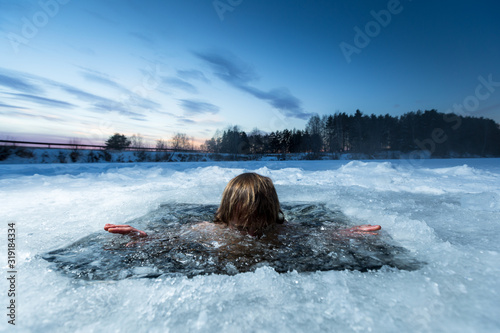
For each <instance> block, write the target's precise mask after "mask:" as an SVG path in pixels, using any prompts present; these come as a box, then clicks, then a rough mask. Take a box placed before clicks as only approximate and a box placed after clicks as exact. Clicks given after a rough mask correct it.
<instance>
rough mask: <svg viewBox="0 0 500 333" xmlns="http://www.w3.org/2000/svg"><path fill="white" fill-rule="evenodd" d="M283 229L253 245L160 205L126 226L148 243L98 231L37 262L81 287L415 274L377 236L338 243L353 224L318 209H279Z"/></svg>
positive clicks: (204, 217)
mask: <svg viewBox="0 0 500 333" xmlns="http://www.w3.org/2000/svg"><path fill="white" fill-rule="evenodd" d="M282 208H283V211H284V213H285V216H286V219H287V223H285V225H284V226H282V227H280V228H279V229H278V230H275V231H273V232H269V233H268V234H266V235H264V236H263V237H262V238H260V239H256V238H254V237H251V236H245V235H242V234H240V233H239V232H237V231H234V230H232V229H228V228H220V227H219V226H218V225H214V224H213V223H204V224H201V225H200V224H199V222H200V221H211V219H212V217H213V215H214V213H215V211H216V209H217V206H215V205H192V204H166V205H162V206H161V207H160V208H159V209H157V210H155V211H153V212H151V213H149V214H147V215H145V216H143V217H141V218H138V219H135V220H132V221H128V222H127V224H130V225H133V226H136V227H138V228H140V229H143V230H146V231H147V232H148V234H149V235H152V237H150V238H149V239H147V240H145V239H138V240H136V241H132V244H131V238H130V237H128V236H122V235H112V234H108V233H106V232H104V231H102V232H98V233H94V234H91V235H89V236H87V237H84V238H82V239H80V240H78V241H77V242H75V243H73V244H71V245H69V246H67V247H64V248H61V249H57V250H54V251H50V252H48V253H46V254H44V255H43V258H44V259H46V260H48V261H50V262H52V263H53V265H54V266H55V267H56V268H57V269H58V270H60V271H61V272H62V273H64V274H66V275H68V276H71V277H75V278H79V279H86V280H109V279H125V278H141V277H158V276H161V275H178V274H181V275H186V276H188V277H192V276H195V275H200V274H211V273H215V274H229V275H234V274H237V273H241V272H248V271H254V270H255V269H256V268H258V267H261V266H270V267H273V268H274V269H275V270H276V271H277V272H280V273H282V272H288V271H292V270H296V271H298V272H313V271H318V270H321V271H325V270H345V269H348V270H359V271H367V270H374V269H380V268H381V267H382V266H384V265H386V266H390V267H394V268H397V269H404V270H415V269H418V268H419V267H420V265H421V263H419V262H418V261H416V260H415V259H413V258H412V257H411V255H410V254H409V252H408V250H406V249H404V248H402V247H400V246H397V245H395V244H393V242H392V240H391V239H390V237H389V236H388V235H387V234H385V233H384V232H383V231H382V232H381V233H380V234H379V235H375V236H374V235H362V236H360V235H358V236H355V237H345V236H343V237H342V236H341V235H340V234H339V233H338V230H339V229H343V228H346V227H350V226H352V225H353V223H352V222H349V221H348V219H347V218H346V217H345V216H344V215H343V214H342V213H341V212H340V211H339V210H332V209H329V208H327V207H326V206H325V205H323V204H304V203H300V204H283V205H282Z"/></svg>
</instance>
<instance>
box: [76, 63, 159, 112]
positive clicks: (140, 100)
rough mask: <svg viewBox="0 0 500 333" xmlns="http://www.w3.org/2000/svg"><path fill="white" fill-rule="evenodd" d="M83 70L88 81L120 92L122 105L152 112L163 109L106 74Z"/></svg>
mask: <svg viewBox="0 0 500 333" xmlns="http://www.w3.org/2000/svg"><path fill="white" fill-rule="evenodd" d="M82 69H83V71H82V73H81V74H82V76H83V77H84V78H85V79H86V80H89V81H92V82H95V83H99V84H102V85H105V86H108V87H111V88H114V89H116V90H118V91H119V92H120V93H121V96H120V97H121V103H122V104H129V105H130V106H134V107H138V108H141V109H146V110H151V111H154V110H157V109H160V108H161V105H160V104H158V103H156V102H155V101H152V100H151V99H148V98H144V97H142V96H139V95H138V94H136V93H134V92H132V91H130V90H129V89H127V88H125V87H124V86H123V85H121V84H119V83H118V82H116V81H115V80H113V79H111V78H110V77H109V76H108V75H106V74H104V73H101V72H98V71H95V70H91V69H88V68H82Z"/></svg>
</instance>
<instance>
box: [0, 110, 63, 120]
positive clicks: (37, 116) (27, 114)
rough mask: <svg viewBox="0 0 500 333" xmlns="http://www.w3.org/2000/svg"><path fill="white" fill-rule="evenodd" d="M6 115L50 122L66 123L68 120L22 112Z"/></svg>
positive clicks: (12, 112) (11, 112)
mask: <svg viewBox="0 0 500 333" xmlns="http://www.w3.org/2000/svg"><path fill="white" fill-rule="evenodd" d="M6 114H8V115H14V116H18V117H27V118H39V119H40V118H41V119H45V120H48V121H57V122H66V120H64V119H62V118H60V117H57V116H52V115H41V114H32V113H28V112H20V111H9V112H7V113H6Z"/></svg>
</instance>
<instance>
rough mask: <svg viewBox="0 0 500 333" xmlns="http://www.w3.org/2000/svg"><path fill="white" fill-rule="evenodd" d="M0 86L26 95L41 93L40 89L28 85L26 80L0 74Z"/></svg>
mask: <svg viewBox="0 0 500 333" xmlns="http://www.w3.org/2000/svg"><path fill="white" fill-rule="evenodd" d="M0 85H2V86H4V87H7V88H11V89H13V90H17V91H21V92H23V93H28V94H37V93H41V92H42V90H41V89H40V88H38V87H36V86H34V85H33V84H31V83H29V82H28V81H27V80H24V79H22V78H19V77H13V76H9V75H5V74H0Z"/></svg>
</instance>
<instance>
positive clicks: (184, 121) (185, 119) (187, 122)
mask: <svg viewBox="0 0 500 333" xmlns="http://www.w3.org/2000/svg"><path fill="white" fill-rule="evenodd" d="M177 121H178V122H180V123H184V124H187V125H193V124H196V121H194V120H193V119H189V118H183V117H178V118H177Z"/></svg>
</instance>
